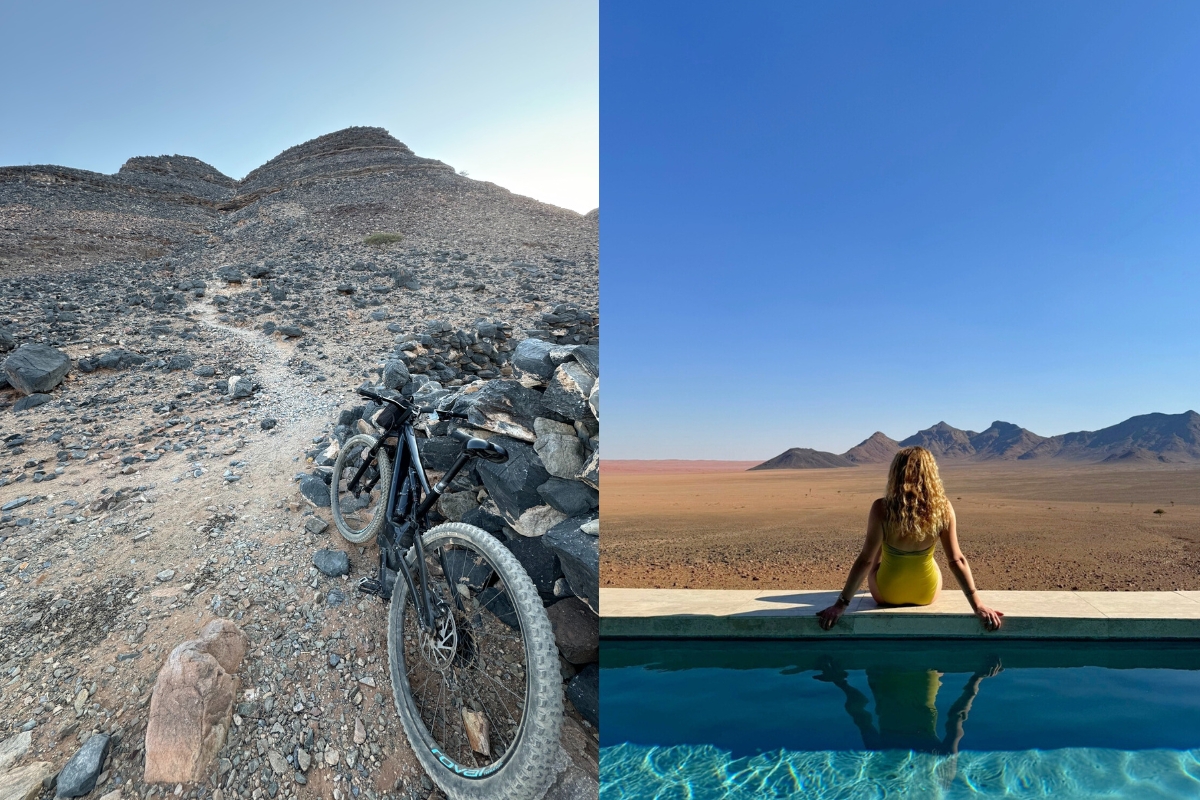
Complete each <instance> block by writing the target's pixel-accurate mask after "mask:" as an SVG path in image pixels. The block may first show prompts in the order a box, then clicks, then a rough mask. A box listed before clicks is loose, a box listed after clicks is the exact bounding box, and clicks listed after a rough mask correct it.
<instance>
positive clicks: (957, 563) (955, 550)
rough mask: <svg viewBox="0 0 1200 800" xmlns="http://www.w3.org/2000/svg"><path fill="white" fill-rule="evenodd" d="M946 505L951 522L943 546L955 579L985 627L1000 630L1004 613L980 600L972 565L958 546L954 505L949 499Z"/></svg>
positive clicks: (946, 530)
mask: <svg viewBox="0 0 1200 800" xmlns="http://www.w3.org/2000/svg"><path fill="white" fill-rule="evenodd" d="M946 505H947V507H948V510H949V512H950V524H949V525H947V526H946V529H945V530H944V531H942V547H943V548H945V550H946V561H948V562H949V564H950V571H951V572H953V573H954V579H955V580H956V581H958V585H959V588H961V589H962V591H963V594H965V595H966V596H967V602H968V603H970V604H971V609H972V610H973V611H974V612H975V616H977V617H979V621H980V622H982V623H983V627H985V628H987V629H988V630H989V631H995V630H999V629H1000V625H1001V624H1002V621H1001V618H1002V617H1003V616H1004V614H1003V613H1001V612H999V611H994V610H992V609H990V608H988V607H987V606H985V605H984V604H983V603H980V602H979V590H978V589H976V588H975V579H974V578H973V577H972V576H971V565H970V564H968V563H967V557H966V556H964V555H963V552H962V550H961V549H960V548H959V546H958V526H957V522H956V521H955V518H954V506H952V505H950V503H949V501H947V502H946Z"/></svg>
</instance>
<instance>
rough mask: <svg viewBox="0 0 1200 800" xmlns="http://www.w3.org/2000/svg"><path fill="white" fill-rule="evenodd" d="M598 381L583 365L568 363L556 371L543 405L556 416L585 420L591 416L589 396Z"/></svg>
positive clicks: (543, 398) (561, 365) (547, 388)
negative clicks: (587, 416)
mask: <svg viewBox="0 0 1200 800" xmlns="http://www.w3.org/2000/svg"><path fill="white" fill-rule="evenodd" d="M595 384H596V379H595V378H594V377H592V376H591V375H589V374H588V371H587V370H586V369H584V368H583V365H581V364H578V363H576V362H574V361H566V362H563V363H562V364H560V365H559V367H558V369H556V370H554V377H553V379H552V380H551V381H550V385H549V386H547V387H546V393H545V394H544V395H543V396H542V403H543V404H544V405H545V406H546V408H547V409H549V410H550V411H553V412H554V413H555V414H560V415H561V416H564V417H566V418H567V419H583V418H584V417H585V416H586V415H588V414H590V412H591V408H590V407H589V406H588V396H589V395H590V394H591V392H592V387H593V386H595Z"/></svg>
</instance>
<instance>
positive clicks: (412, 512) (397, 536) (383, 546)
mask: <svg viewBox="0 0 1200 800" xmlns="http://www.w3.org/2000/svg"><path fill="white" fill-rule="evenodd" d="M391 405H392V406H393V407H394V409H395V410H396V413H395V414H394V416H393V421H392V424H391V425H390V426H388V429H387V430H386V431H385V432H384V433H383V435H382V436H380V437H379V438H378V440H377V441H376V442H375V446H374V447H372V448H371V449H370V451H368V453H367V456H366V458H364V459H363V463H362V466H360V467H359V468H358V471H357V472H356V473H355V475H354V477H353V478H352V479H351V480H350V483H349V484H348V485H347V488H348V489H349V490H350V491H352V492H353V491H354V490H355V489H356V488H357V487H358V483H359V481H360V480H362V477H363V475H364V474H365V473H366V471H367V469H368V468H369V467H370V466H371V463H372V462H374V460H375V456H376V453H377V452H378V451H379V449H380V448H381V447H386V446H387V445H386V444H385V442H387V440H388V439H390V438H391V437H393V436H395V437H396V439H397V444H396V448H395V450H394V451H393V459H392V462H393V468H392V484H391V486H389V487H388V496H387V508H386V511H385V514H386V516H385V518H384V529H383V530H382V531H380V533H379V537H378V538H379V590H380V595H381V596H383V597H387V596H389V595H390V594H391V593H390V591H388V589H387V586H388V583H389V581H388V574H387V573H388V572H393V571H394V572H398V573H400V574H401V575H403V576H404V582H405V584H406V585H407V587H408V592H409V596H410V597H412V598H413V602H414V603H415V604H416V606H417V609H416V610H417V620H418V621H419V622H420V625H421V627H422V629H424V630H426V631H432V630H433V628H434V625H435V624H436V620H437V614H436V613H435V608H434V606H435V603H434V601H433V598H432V597H430V596H429V581H428V574H427V569H426V567H425V543H424V535H425V532H426V530H427V529H428V527H429V524H428V520H427V519H426V516H427V515H428V513H429V510H430V509H431V508H433V506H434V504H435V503H437V501H438V498H440V497H441V496H442V494H443V493H444V492H445V491H446V487H448V486H449V485H450V482H451V481H453V480H454V478H455V477H456V476H457V475H458V473H459V472H461V471H462V469H463V467H465V466H466V464H467V462H468V461H470V460H471V456H470V455H469V454H468V453H467V452H466V451H465V450H464V452H462V453H461V454H460V455H459V456H458V459H457V460H456V461H455V462H454V465H453V466H451V467H450V469H448V470H447V471H446V473H445V475H444V476H442V479H441V480H440V481H438V482H437V484H435V485H433V486H430V485H429V477H428V476H427V475H426V474H425V467H424V465H423V464H422V463H421V453H420V450H419V449H418V448H417V435H416V432H415V431H414V430H413V419H414V417H415V414H414V412H413V411H412V410H410V409H407V408H404V407H403V406H401V405H399V404H397V403H391ZM373 487H374V483H371V484H370V485H368V486H366V487H364V489H365V491H370V490H371V489H372V488H373ZM402 495H406V496H402ZM422 495H424V496H423V497H422ZM410 531H411V532H412V534H413V547H415V548H416V562H417V573H418V579H419V582H420V584H421V591H420V592H418V591H417V590H416V586H415V584H414V581H413V576H412V572H411V568H410V567H409V566H408V564H407V563H406V559H405V553H404V552H403V551H402V550H401V549H400V542H401V541H402V540H403V538H404V536H405V534H406V533H409V532H410ZM438 556H439V558H440V557H441V554H440V553H439V554H438ZM391 582H392V583H394V580H393V581H391ZM455 601H456V602H458V599H457V597H456V598H455Z"/></svg>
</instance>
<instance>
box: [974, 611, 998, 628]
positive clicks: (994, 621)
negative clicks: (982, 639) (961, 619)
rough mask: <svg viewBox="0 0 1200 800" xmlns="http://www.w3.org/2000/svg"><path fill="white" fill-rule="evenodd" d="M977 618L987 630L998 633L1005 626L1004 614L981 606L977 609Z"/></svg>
mask: <svg viewBox="0 0 1200 800" xmlns="http://www.w3.org/2000/svg"><path fill="white" fill-rule="evenodd" d="M975 616H977V617H979V622H980V623H982V625H983V627H984V628H986V629H987V630H989V631H998V630H1000V626H1001V625H1002V624H1003V619H1004V612H1003V611H996V610H995V609H991V608H988V607H987V606H985V605H979V606H976V607H975Z"/></svg>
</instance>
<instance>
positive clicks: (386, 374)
mask: <svg viewBox="0 0 1200 800" xmlns="http://www.w3.org/2000/svg"><path fill="white" fill-rule="evenodd" d="M382 378H383V386H384V388H385V389H403V388H404V387H405V386H406V385H407V384H408V382H409V381H410V380H412V375H410V374H409V372H408V366H407V365H405V363H404V362H403V361H401V360H400V359H398V358H393V359H389V360H388V362H387V363H385V364H384V365H383V375H382Z"/></svg>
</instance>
